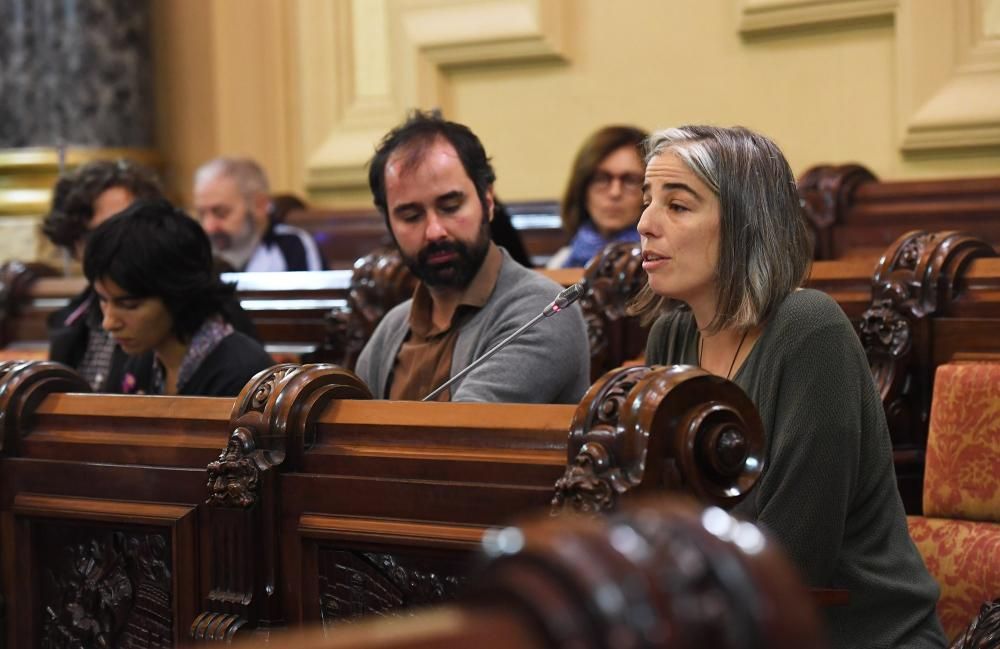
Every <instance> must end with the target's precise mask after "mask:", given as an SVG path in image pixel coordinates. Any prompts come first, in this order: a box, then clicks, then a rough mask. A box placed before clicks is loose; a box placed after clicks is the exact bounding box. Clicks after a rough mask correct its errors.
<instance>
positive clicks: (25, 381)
mask: <svg viewBox="0 0 1000 649" xmlns="http://www.w3.org/2000/svg"><path fill="white" fill-rule="evenodd" d="M56 392H90V385H89V384H88V383H87V382H86V381H85V380H84V379H83V377H81V376H80V375H79V374H77V373H76V372H74V371H73V370H71V369H69V368H68V367H66V366H65V365H60V364H59V363H53V362H51V361H5V362H2V363H0V452H3V453H6V454H10V455H14V454H17V452H18V448H19V444H20V440H21V436H22V434H23V431H25V430H27V429H28V428H29V426H28V422H29V419H30V417H31V416H32V413H33V412H34V409H35V407H36V406H37V405H38V404H39V403H40V402H41V400H42V399H44V398H45V397H46V396H47V395H49V394H53V393H56Z"/></svg>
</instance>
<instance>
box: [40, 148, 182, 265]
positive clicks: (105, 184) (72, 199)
mask: <svg viewBox="0 0 1000 649" xmlns="http://www.w3.org/2000/svg"><path fill="white" fill-rule="evenodd" d="M162 196H163V188H162V187H161V186H160V181H159V179H157V177H156V174H154V173H153V172H152V171H150V170H149V169H147V168H146V167H143V166H142V165H139V164H136V163H134V162H131V161H129V160H125V159H121V160H114V161H112V160H95V161H93V162H88V163H87V164H85V165H82V166H80V167H79V168H77V169H76V170H75V171H73V172H72V173H70V174H68V175H66V176H63V177H62V178H60V179H59V181H58V182H57V183H56V186H55V187H54V188H53V190H52V210H51V211H50V212H49V213H48V214H46V215H45V218H44V219H43V220H42V232H43V233H44V234H45V236H46V237H48V238H49V241H51V242H52V243H54V244H56V245H57V246H62V247H64V248H66V249H68V250H69V251H70V253H71V254H73V255H74V256H76V257H77V258H79V257H81V256H82V255H83V249H82V246H83V244H84V242H85V241H86V239H87V236H88V234H89V233H90V231H91V230H93V229H94V228H96V227H97V226H99V225H100V224H101V223H103V222H104V221H106V220H107V219H109V218H111V217H112V216H114V215H115V214H117V213H118V212H121V211H122V210H124V209H125V208H126V207H128V206H129V205H131V204H132V201H135V200H139V199H153V198H161V197H162Z"/></svg>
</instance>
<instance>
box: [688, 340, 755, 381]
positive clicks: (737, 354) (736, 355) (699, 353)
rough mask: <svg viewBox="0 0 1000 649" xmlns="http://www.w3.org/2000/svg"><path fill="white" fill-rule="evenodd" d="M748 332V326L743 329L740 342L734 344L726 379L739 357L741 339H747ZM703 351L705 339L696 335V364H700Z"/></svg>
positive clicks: (741, 346)
mask: <svg viewBox="0 0 1000 649" xmlns="http://www.w3.org/2000/svg"><path fill="white" fill-rule="evenodd" d="M748 333H750V329H749V328H747V329H745V330H744V331H743V337H742V338H740V344H739V345H737V346H736V353H735V354H733V362H731V363H730V364H729V371H728V372H726V380H727V381H728V380H729V377H730V376H731V375H732V373H733V368H734V367H736V359H737V358H739V355H740V350H741V349H743V341H745V340H746V339H747V334H748ZM704 351H705V339H704V338H703V337H701V336H699V337H698V365H699V366H701V355H702V352H704Z"/></svg>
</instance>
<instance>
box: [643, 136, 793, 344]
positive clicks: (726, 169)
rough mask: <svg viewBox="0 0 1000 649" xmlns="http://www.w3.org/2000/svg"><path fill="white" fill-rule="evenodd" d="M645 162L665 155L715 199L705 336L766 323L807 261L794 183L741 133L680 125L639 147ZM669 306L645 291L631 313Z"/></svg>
mask: <svg viewBox="0 0 1000 649" xmlns="http://www.w3.org/2000/svg"><path fill="white" fill-rule="evenodd" d="M645 148H646V162H647V164H648V163H649V161H650V160H651V159H653V158H655V157H657V156H659V155H662V154H663V153H665V152H667V151H669V152H671V153H672V154H673V155H676V156H677V157H678V158H679V159H680V160H681V162H683V163H684V164H685V166H687V167H688V169H690V170H691V172H692V173H694V174H695V175H696V176H697V177H698V179H699V180H701V181H702V182H703V183H705V185H706V186H707V187H708V188H709V189H710V190H711V191H712V193H713V194H715V196H716V198H717V199H718V200H719V211H720V217H721V226H720V236H719V267H718V268H717V269H716V285H717V286H718V295H717V299H718V307H717V311H716V314H715V318H714V319H713V320H712V322H711V323H708V326H707V329H708V331H710V332H714V331H718V330H720V329H724V328H729V327H735V328H739V329H746V328H748V327H754V326H758V325H760V324H762V323H763V322H765V321H766V320H767V319H768V318H769V317H770V316H771V314H772V313H773V312H774V310H775V309H776V308H777V306H778V305H779V304H780V303H781V301H782V300H784V298H785V296H787V295H788V294H789V293H791V292H792V291H793V290H795V289H796V288H798V287H799V286H801V285H802V283H803V281H805V278H806V275H807V274H808V272H809V264H810V260H811V256H812V245H811V242H810V234H809V228H808V225H807V224H806V220H805V216H804V214H803V213H802V209H801V207H800V203H799V195H798V190H797V188H796V184H795V176H794V174H793V173H792V170H791V167H789V165H788V161H787V160H786V159H785V156H784V155H783V154H782V153H781V150H780V149H779V148H778V147H777V145H775V144H774V142H772V141H771V140H770V139H768V138H766V137H764V136H763V135H760V134H759V133H755V132H753V131H751V130H749V129H746V128H743V127H733V128H721V127H715V126H682V127H680V128H669V129H665V130H662V131H658V132H656V133H653V134H652V135H651V136H649V138H648V139H647V140H646V147H645ZM672 305H673V304H672V301H671V300H669V299H667V298H665V297H662V296H659V295H656V294H655V293H653V291H652V289H650V288H649V286H648V284H647V285H646V286H645V287H644V288H643V289H642V291H641V292H640V293H639V295H637V296H636V299H635V300H634V301H633V303H632V309H631V310H632V312H633V313H638V314H642V315H643V316H644V317H647V318H648V319H652V318H654V317H655V316H656V315H657V314H658V313H659V312H660V311H662V310H663V309H664V308H669V307H670V306H672Z"/></svg>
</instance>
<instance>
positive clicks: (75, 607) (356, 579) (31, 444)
mask: <svg viewBox="0 0 1000 649" xmlns="http://www.w3.org/2000/svg"><path fill="white" fill-rule="evenodd" d="M86 390H87V386H86V384H85V383H84V382H83V380H82V379H81V378H80V377H79V376H77V375H76V374H75V373H74V372H72V371H70V370H68V369H66V368H63V367H62V366H59V365H57V364H54V363H48V362H42V363H5V364H3V365H0V432H2V437H0V521H2V524H3V529H2V533H0V573H2V575H0V577H2V584H3V593H4V595H5V599H6V604H7V606H6V613H7V615H6V622H7V625H8V633H7V638H8V640H9V645H10V646H12V647H13V646H17V647H20V646H38V645H39V644H45V643H49V642H53V643H54V642H59V641H62V640H65V641H77V642H80V643H82V644H83V645H84V646H96V645H99V644H101V643H110V646H115V645H116V643H122V642H125V641H126V640H127V639H129V638H133V639H134V638H140V637H141V638H143V641H144V642H147V643H149V644H148V646H173V645H174V644H176V643H178V642H180V641H182V640H183V639H184V638H187V637H188V636H189V634H190V635H193V636H194V637H196V638H204V639H227V638H231V637H233V636H234V635H236V634H239V633H245V632H248V631H253V632H255V633H258V634H266V633H267V632H268V630H269V629H272V628H276V627H283V626H287V625H299V624H302V623H305V622H317V623H327V624H329V623H332V622H333V621H336V620H343V619H345V618H346V619H353V618H355V617H357V616H359V615H362V614H366V613H382V614H387V613H389V612H391V611H396V610H398V609H400V607H402V606H405V605H415V604H424V603H435V602H439V601H443V600H445V599H447V598H449V597H450V596H451V595H452V594H453V593H454V592H456V588H457V587H458V586H459V585H460V584H461V583H464V581H465V579H466V575H467V574H468V569H469V561H470V559H471V557H472V556H473V551H474V550H475V548H477V547H478V544H479V539H480V537H481V535H482V533H483V532H484V530H486V529H488V528H489V527H492V526H494V525H497V524H503V523H505V522H506V521H508V520H509V519H510V517H512V516H514V515H516V514H518V513H520V512H523V511H526V510H529V509H538V508H544V507H549V506H553V507H556V508H558V509H564V508H570V509H581V510H588V511H606V510H608V509H613V508H614V507H616V506H617V503H618V500H619V499H620V498H622V497H624V496H626V495H628V494H631V493H632V492H635V493H642V492H646V491H650V490H654V489H662V488H664V486H665V487H667V488H673V489H679V490H683V491H686V492H688V493H693V494H698V495H700V497H701V498H702V499H704V500H705V501H706V502H710V503H715V504H720V505H727V504H731V503H732V502H734V500H735V499H736V498H738V497H739V495H740V494H742V493H744V492H745V490H746V489H748V488H749V487H750V486H751V485H752V484H753V482H754V479H755V476H756V475H757V472H758V471H759V470H760V467H759V464H760V463H759V458H760V454H761V453H762V451H763V439H762V437H761V435H760V424H759V420H757V417H756V412H755V411H754V409H753V407H752V405H750V404H749V401H748V400H747V398H746V397H745V395H743V394H742V392H741V391H739V390H738V389H737V388H735V386H733V385H732V384H730V383H728V382H726V381H723V380H721V379H719V378H718V377H712V376H709V375H706V374H705V373H703V372H701V371H700V370H696V369H686V370H685V369H677V368H674V369H669V370H667V369H663V370H657V371H653V370H650V369H648V368H632V369H628V370H622V371H621V372H618V373H615V374H612V375H610V376H608V377H606V378H605V379H603V380H602V381H601V382H599V383H598V384H595V386H594V387H593V388H592V389H591V391H590V393H588V395H587V397H586V398H585V399H584V401H583V402H582V403H581V404H580V406H578V407H573V406H559V405H550V406H546V405H513V404H448V403H445V404H441V403H410V402H408V403H402V402H400V403H396V402H379V403H378V404H377V405H376V404H371V403H367V401H366V400H365V399H364V398H365V397H366V396H367V390H366V389H365V388H364V386H362V385H360V384H359V383H358V381H357V379H356V377H354V376H353V375H351V374H349V373H347V372H345V371H344V370H342V369H340V368H336V367H333V366H324V365H311V366H302V367H299V366H291V365H285V366H277V367H275V368H272V369H271V370H269V371H267V372H264V373H262V374H260V375H259V376H258V377H256V378H255V379H254V380H253V381H252V382H251V383H249V384H248V385H247V387H246V388H245V389H244V391H243V392H242V394H241V395H240V396H239V397H238V398H236V399H224V398H197V397H151V396H137V395H127V396H123V395H93V394H86V393H85V392H86ZM692 393H697V394H698V395H699V399H702V398H703V399H705V400H711V404H709V403H708V402H707V401H706V403H700V402H699V401H697V400H696V401H695V402H692V400H691V399H690V396H691V394H692ZM639 404H641V409H640V408H639ZM720 405H721V406H722V407H721V408H720ZM708 407H710V408H711V410H712V413H711V415H710V416H701V415H699V409H704V408H708ZM704 414H706V413H702V415H704ZM220 449H221V454H220ZM643 456H645V462H642V461H641V458H642V457H643ZM740 458H743V461H742V462H741V461H740ZM557 482H558V483H559V484H558V487H557V486H556V483H557ZM12 593H17V597H12V596H11V594H12ZM60 639H62V640H60Z"/></svg>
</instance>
